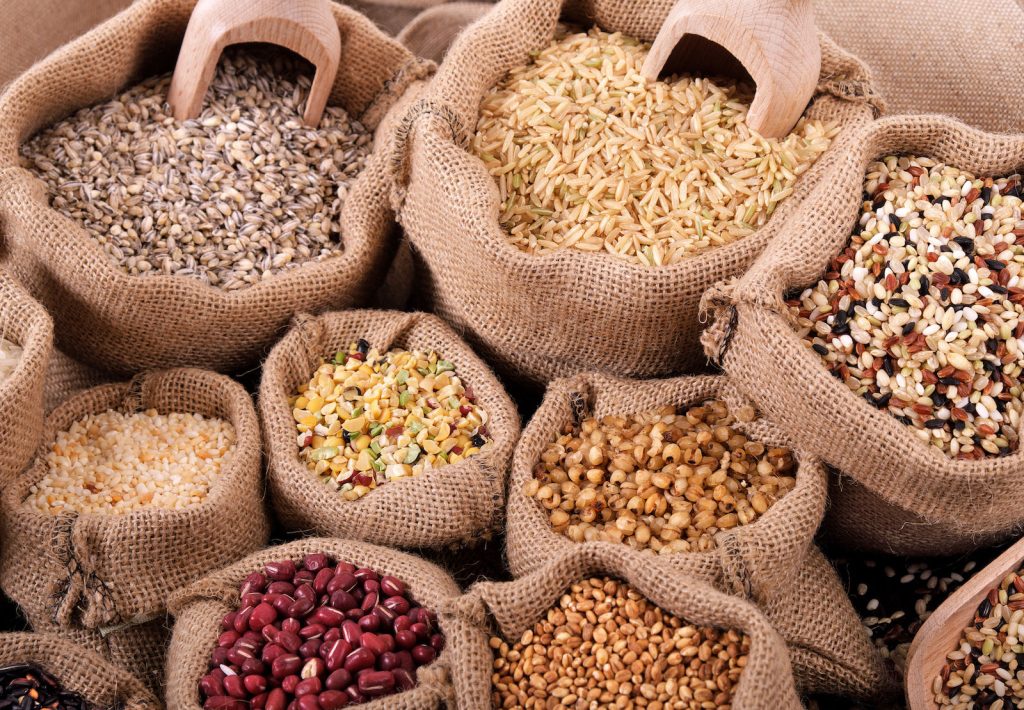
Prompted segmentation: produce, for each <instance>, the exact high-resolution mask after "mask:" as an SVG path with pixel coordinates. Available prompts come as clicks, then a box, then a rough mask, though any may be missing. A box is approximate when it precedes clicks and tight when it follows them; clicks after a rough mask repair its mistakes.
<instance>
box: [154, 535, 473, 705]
mask: <svg viewBox="0 0 1024 710" xmlns="http://www.w3.org/2000/svg"><path fill="white" fill-rule="evenodd" d="M310 553H323V554H326V555H327V556H328V557H331V558H333V559H334V560H335V561H336V562H351V563H352V564H355V565H359V566H365V567H369V568H371V569H373V570H376V571H377V572H379V573H381V574H390V575H394V576H395V577H398V578H399V579H401V580H402V581H404V582H405V583H406V585H407V586H408V588H409V592H410V594H411V596H412V598H413V599H415V600H416V601H417V602H419V603H420V604H422V605H423V606H424V607H426V608H428V609H431V610H433V611H434V612H436V613H437V617H438V626H439V627H440V630H441V633H443V634H444V637H445V647H444V650H442V651H441V653H440V655H439V656H438V657H437V660H436V661H434V662H433V663H431V664H430V665H428V666H424V667H421V668H419V669H418V670H417V672H416V680H417V685H416V687H415V688H413V689H412V690H407V691H405V692H403V693H398V694H395V695H388V696H385V697H382V698H378V699H376V700H373V701H370V702H367V703H365V704H363V705H360V707H361V708H366V710H428V709H430V710H433V709H434V708H438V707H449V708H456V707H458V708H466V709H467V710H477V709H478V708H484V707H487V706H486V705H472V704H467V703H466V702H465V700H464V698H465V697H466V692H465V690H466V689H465V687H463V686H462V685H460V681H463V674H462V669H463V668H464V667H465V665H466V661H467V660H478V659H482V658H485V657H489V655H490V652H489V650H488V647H487V634H486V632H485V631H484V630H483V629H482V628H481V627H480V626H479V625H477V624H474V623H472V622H471V621H469V620H467V619H465V618H463V617H462V616H461V615H460V614H457V613H454V611H453V606H455V602H456V600H457V599H458V598H459V594H460V590H459V587H458V585H457V584H456V583H455V581H454V580H453V579H452V578H451V577H450V576H449V575H448V574H447V573H446V572H444V571H443V570H442V569H441V568H440V567H438V566H436V565H434V564H431V563H430V562H427V561H425V560H423V559H421V558H419V557H416V556H415V555H410V554H407V553H403V552H397V551H395V550H390V549H387V548H384V547H378V546H376V545H370V544H368V543H365V542H355V541H352V540H338V539H331V538H306V539H304V540H298V541H296V542H291V543H288V544H286V545H281V546H279V547H270V548H267V549H265V550H261V551H260V552H258V553H256V554H254V555H250V556H249V557H247V558H245V559H244V560H242V561H240V562H237V563H236V564H233V565H231V566H230V567H227V568H226V569H222V570H219V571H217V572H214V573H212V574H210V575H209V576H207V577H204V578H203V579H201V580H200V581H198V582H196V583H195V584H192V585H191V586H189V587H188V588H186V589H183V590H181V591H180V592H178V593H176V594H174V596H173V597H172V598H171V600H170V609H171V613H173V614H174V616H175V617H176V621H175V624H174V636H173V638H172V639H171V649H170V652H169V653H168V656H167V693H166V696H165V699H166V702H167V707H168V708H174V710H199V708H201V707H202V705H201V703H200V701H199V681H200V679H201V678H202V677H203V675H204V674H205V673H206V672H207V669H208V668H209V661H210V653H211V652H212V651H213V649H214V647H215V646H216V645H217V637H218V636H219V635H220V633H221V625H220V622H221V619H223V618H224V615H225V614H227V613H228V612H230V611H233V610H235V609H237V608H238V605H239V596H238V587H239V584H241V582H242V580H243V579H244V578H245V576H246V575H247V574H249V573H250V572H254V571H258V570H259V569H261V568H262V567H263V565H264V564H266V563H267V562H276V561H279V560H287V559H291V560H299V559H301V558H302V557H303V556H304V555H307V554H310Z"/></svg>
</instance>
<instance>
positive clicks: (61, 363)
mask: <svg viewBox="0 0 1024 710" xmlns="http://www.w3.org/2000/svg"><path fill="white" fill-rule="evenodd" d="M111 381H112V378H111V376H109V375H107V374H105V373H103V372H100V371H99V370H97V369H95V368H93V367H89V366H88V365H85V364H83V363H80V362H78V361H77V360H75V359H74V358H73V357H70V356H68V355H66V354H64V353H62V352H61V351H60V350H56V349H55V350H54V351H53V355H52V356H51V357H50V366H49V368H47V370H46V383H45V384H44V386H43V406H44V407H45V409H46V411H47V412H51V411H53V410H54V409H56V408H57V405H59V404H60V403H61V402H63V401H64V400H65V399H67V398H68V397H70V396H72V395H74V394H76V393H78V392H81V391H82V390H87V389H91V388H93V387H96V386H97V385H104V384H107V383H108V382H111Z"/></svg>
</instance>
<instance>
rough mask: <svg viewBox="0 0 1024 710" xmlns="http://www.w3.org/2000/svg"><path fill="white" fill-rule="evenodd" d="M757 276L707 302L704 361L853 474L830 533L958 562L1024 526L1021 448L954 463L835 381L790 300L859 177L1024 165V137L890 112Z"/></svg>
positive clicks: (840, 231)
mask: <svg viewBox="0 0 1024 710" xmlns="http://www.w3.org/2000/svg"><path fill="white" fill-rule="evenodd" d="M852 147H853V148H854V149H852V150H849V151H847V152H846V153H845V154H844V156H843V160H841V161H837V162H836V163H835V164H834V166H833V168H834V169H832V170H831V171H830V172H829V173H828V175H826V176H825V177H824V178H823V179H822V181H821V183H820V184H819V186H818V187H817V188H816V189H815V191H814V194H813V195H812V196H810V197H809V198H808V199H807V200H806V201H805V202H804V204H803V205H801V207H800V209H798V210H796V211H795V212H794V213H793V214H792V215H791V216H790V218H789V219H788V220H787V223H786V225H785V228H784V229H783V230H782V231H781V233H780V235H779V237H778V238H777V239H776V240H775V241H774V242H772V244H771V245H770V246H769V247H768V249H766V250H765V252H764V254H762V256H761V257H760V258H759V259H758V261H757V262H756V263H755V264H754V266H753V267H752V268H751V270H750V271H749V272H748V273H747V274H746V275H745V276H744V277H742V278H740V279H739V280H738V281H736V282H734V283H729V284H722V285H720V286H718V287H716V288H715V289H713V290H711V291H709V293H708V295H707V296H705V306H706V307H707V309H708V311H709V312H710V314H711V315H712V316H713V317H714V324H713V325H712V326H710V327H709V328H708V331H707V332H706V333H705V337H704V344H705V347H706V348H707V353H708V355H709V356H710V357H711V358H713V359H714V360H716V361H720V362H721V364H722V365H723V367H724V368H725V370H726V371H727V373H728V375H729V377H730V379H731V381H732V382H734V383H735V384H736V385H737V386H738V387H739V389H740V390H741V391H743V392H744V393H745V394H746V395H747V396H748V397H749V398H750V399H751V400H752V401H754V402H755V403H756V404H757V405H758V408H759V409H760V410H761V411H762V412H763V413H764V415H765V416H766V417H767V418H769V419H770V420H771V421H773V422H775V423H776V424H777V425H778V426H779V427H780V428H781V429H783V430H784V431H786V432H787V434H788V435H789V436H790V437H791V438H792V440H793V441H794V443H795V444H796V446H797V448H799V449H801V450H804V451H808V452H811V453H813V454H816V455H818V456H820V457H821V458H822V459H824V460H825V461H826V462H828V463H829V464H831V465H832V466H834V467H835V468H836V469H838V470H839V471H841V472H843V473H845V474H847V476H848V478H845V479H844V480H843V481H841V482H840V483H839V484H837V485H835V486H833V488H832V492H831V497H832V510H831V511H830V512H829V513H828V514H827V515H826V526H827V527H828V529H829V533H830V537H832V538H833V539H834V540H835V541H836V542H838V543H841V544H843V545H845V546H848V547H851V548H857V549H873V550H883V551H887V552H896V553H900V554H908V555H910V554H913V555H929V554H952V553H955V552H958V551H964V550H968V549H971V548H973V547H975V546H976V545H978V544H981V543H983V542H986V541H989V540H991V539H994V538H998V537H1000V536H1006V535H1009V534H1010V533H1011V532H1012V531H1014V530H1015V529H1018V528H1019V527H1020V526H1021V523H1024V452H1022V451H1020V450H1018V451H1017V452H1015V453H1013V454H1011V455H1009V456H1004V457H999V458H987V459H983V460H979V461H954V460H951V459H950V458H948V457H947V456H946V455H944V454H943V453H942V452H941V451H939V450H938V449H937V448H935V447H931V446H929V445H927V444H926V443H924V442H922V441H921V439H920V438H919V437H917V436H916V435H915V434H914V433H913V432H912V431H909V430H908V429H907V428H906V427H905V426H904V425H903V424H901V423H900V422H898V421H897V420H896V419H895V418H894V417H892V416H891V415H889V414H888V413H886V412H883V411H881V410H878V409H876V408H874V407H872V406H871V405H870V404H868V403H867V402H866V401H865V400H864V399H863V398H861V397H858V396H857V395H856V394H854V393H853V392H852V391H851V390H850V389H849V388H848V387H847V386H846V384H845V383H843V382H841V381H840V380H839V379H837V378H835V377H833V376H832V375H831V374H830V373H829V372H828V371H827V370H826V368H825V366H824V364H823V363H822V361H821V358H820V356H818V354H817V353H815V352H814V351H813V350H811V349H810V348H808V347H807V346H806V345H805V344H804V343H803V341H802V340H801V339H800V338H799V337H798V335H797V333H796V331H795V329H794V328H793V325H792V322H791V320H790V318H789V317H788V315H787V314H786V310H785V306H784V303H783V299H784V297H785V295H786V294H788V293H790V292H792V291H794V290H798V289H801V288H804V287H806V286H808V285H809V284H812V283H816V282H817V281H818V279H819V278H820V277H821V275H822V274H823V273H824V272H825V270H826V267H827V265H828V263H829V262H830V260H831V259H832V258H833V257H834V256H835V255H836V254H838V253H839V252H840V251H841V250H842V249H843V248H844V247H845V245H846V244H847V243H848V241H849V238H850V234H851V232H852V230H853V229H854V226H855V225H856V223H857V219H858V216H859V213H860V207H861V199H862V193H863V188H862V184H863V180H864V172H865V169H866V168H867V166H868V164H869V163H870V162H871V161H872V160H874V159H876V158H879V157H882V156H885V155H889V154H893V153H901V154H911V155H923V156H928V157H931V158H934V159H936V160H940V161H943V162H946V163H948V164H950V165H953V166H956V167H958V168H961V169H964V170H969V171H971V172H973V173H975V174H977V175H979V176H1001V175H1007V174H1011V173H1013V172H1014V171H1017V170H1020V169H1021V167H1022V166H1024V136H1021V135H997V134H989V133H983V132H981V131H979V130H976V129H973V128H970V127H968V126H966V125H964V124H962V123H960V122H957V121H953V120H952V119H948V118H944V117H936V116H901V117H895V116H894V117H888V118H885V119H881V120H879V121H878V122H877V123H875V124H874V125H872V126H871V127H869V128H868V129H866V130H865V131H863V133H862V135H861V136H860V139H859V140H858V141H857V142H856V143H855V144H854V146H852Z"/></svg>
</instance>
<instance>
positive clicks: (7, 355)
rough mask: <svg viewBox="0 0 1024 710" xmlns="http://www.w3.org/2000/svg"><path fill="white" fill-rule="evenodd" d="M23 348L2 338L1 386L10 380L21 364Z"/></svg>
mask: <svg viewBox="0 0 1024 710" xmlns="http://www.w3.org/2000/svg"><path fill="white" fill-rule="evenodd" d="M22 352H23V351H22V347H21V346H20V345H18V344H17V343H15V342H12V341H10V340H8V339H7V338H4V337H2V336H0V385H2V384H3V383H4V382H6V381H7V380H8V379H10V377H11V375H13V374H14V371H15V370H17V369H18V363H19V362H21V355H22Z"/></svg>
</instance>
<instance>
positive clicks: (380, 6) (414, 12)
mask: <svg viewBox="0 0 1024 710" xmlns="http://www.w3.org/2000/svg"><path fill="white" fill-rule="evenodd" d="M343 2H344V3H345V4H346V5H349V6H351V7H354V8H355V9H357V10H359V12H361V13H363V14H364V15H366V16H367V17H369V18H370V19H371V20H373V21H374V22H375V23H376V24H377V26H378V27H380V28H381V29H382V30H384V31H385V32H387V33H388V34H390V35H397V34H398V33H399V32H400V31H401V30H402V28H404V27H405V26H406V25H407V24H409V22H410V21H412V20H413V19H414V18H416V17H417V16H418V15H419V14H420V13H422V12H425V11H427V10H429V9H431V8H434V7H438V6H439V5H442V4H444V2H445V0H343Z"/></svg>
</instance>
